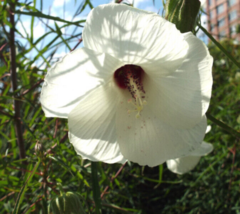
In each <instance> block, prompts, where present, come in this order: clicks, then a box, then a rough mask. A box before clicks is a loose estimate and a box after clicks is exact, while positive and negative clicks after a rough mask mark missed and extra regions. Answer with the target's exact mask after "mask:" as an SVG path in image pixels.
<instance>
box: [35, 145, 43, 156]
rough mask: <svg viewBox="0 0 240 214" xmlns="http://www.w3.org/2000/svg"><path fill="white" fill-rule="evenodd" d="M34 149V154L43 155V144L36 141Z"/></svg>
mask: <svg viewBox="0 0 240 214" xmlns="http://www.w3.org/2000/svg"><path fill="white" fill-rule="evenodd" d="M34 150H35V152H36V155H37V156H38V157H42V156H43V152H44V149H43V145H42V144H41V143H39V142H37V143H36V145H35V147H34Z"/></svg>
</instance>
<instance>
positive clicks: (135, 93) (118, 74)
mask: <svg viewBox="0 0 240 214" xmlns="http://www.w3.org/2000/svg"><path fill="white" fill-rule="evenodd" d="M143 76H144V70H143V69H142V68H141V67H140V66H137V65H124V66H122V67H120V68H118V69H117V70H116V71H115V72H114V79H115V82H116V84H117V85H118V87H119V88H121V89H127V90H128V91H129V92H130V94H131V96H132V98H133V100H132V99H129V100H128V102H129V103H131V104H132V105H133V106H134V110H129V111H128V113H131V112H137V114H136V118H139V117H140V115H141V111H142V110H143V106H144V105H145V104H146V103H147V102H146V101H145V100H144V98H145V91H144V88H143V83H142V80H143Z"/></svg>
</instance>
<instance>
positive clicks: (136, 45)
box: [41, 4, 213, 166]
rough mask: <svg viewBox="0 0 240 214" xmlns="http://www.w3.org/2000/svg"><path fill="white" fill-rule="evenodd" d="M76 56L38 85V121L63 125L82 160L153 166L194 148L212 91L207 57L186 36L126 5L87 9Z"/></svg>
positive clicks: (70, 56)
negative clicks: (40, 113) (40, 116)
mask: <svg viewBox="0 0 240 214" xmlns="http://www.w3.org/2000/svg"><path fill="white" fill-rule="evenodd" d="M83 41H84V48H81V49H78V50H76V51H73V52H71V53H69V54H68V55H66V56H65V57H64V58H63V59H62V60H61V61H60V62H58V63H57V64H55V65H54V66H53V67H52V68H51V69H50V71H49V72H48V74H47V75H46V77H45V82H44V84H43V88H42V93H41V103H42V108H43V110H44V112H45V115H46V117H62V118H68V126H69V139H70V142H71V143H72V144H73V146H74V147H75V150H76V152H77V153H78V154H79V155H81V156H82V158H84V159H89V160H92V161H103V162H106V163H115V162H121V163H122V162H124V161H126V160H129V161H133V162H136V163H138V164H140V165H149V166H156V165H159V164H161V163H163V162H165V161H166V160H169V159H175V158H179V157H183V156H187V155H189V154H190V153H191V152H193V151H194V150H196V149H197V148H198V147H200V146H201V143H200V142H202V140H203V138H204V134H205V130H206V117H205V113H206V111H207V109H208V106H209V100H210V96H211V88H212V74H211V67H212V61H213V60H212V57H211V56H210V55H209V52H208V49H207V48H206V46H205V44H204V43H203V42H202V41H200V40H199V39H197V38H196V37H195V36H194V35H193V34H192V33H190V32H189V33H185V34H181V33H180V32H179V31H178V30H177V29H176V27H175V25H174V24H172V23H170V22H168V21H166V20H164V19H163V18H161V17H160V16H159V15H157V14H155V13H151V12H146V11H142V10H139V9H135V8H132V7H128V6H126V5H119V4H108V5H101V6H99V7H97V8H95V9H93V10H92V11H91V12H90V14H89V16H88V18H87V21H86V24H85V27H84V30H83Z"/></svg>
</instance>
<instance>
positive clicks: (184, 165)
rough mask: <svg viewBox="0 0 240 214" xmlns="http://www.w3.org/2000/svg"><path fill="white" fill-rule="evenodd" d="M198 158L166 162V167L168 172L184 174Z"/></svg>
mask: <svg viewBox="0 0 240 214" xmlns="http://www.w3.org/2000/svg"><path fill="white" fill-rule="evenodd" d="M200 158H201V157H199V156H187V157H183V158H177V159H172V160H168V161H167V167H168V169H169V170H170V171H172V172H174V173H177V174H180V175H181V174H184V173H186V172H189V171H191V170H192V169H193V168H194V167H195V166H196V165H197V164H198V162H199V161H200Z"/></svg>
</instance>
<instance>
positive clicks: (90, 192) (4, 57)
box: [0, 0, 240, 214]
mask: <svg viewBox="0 0 240 214" xmlns="http://www.w3.org/2000/svg"><path fill="white" fill-rule="evenodd" d="M29 3H30V2H26V3H18V2H17V1H6V0H5V1H2V2H1V4H0V30H1V31H0V94H1V96H0V100H1V101H0V152H1V154H0V213H2V214H3V213H4V214H5V213H37V214H38V213H43V214H45V213H47V212H48V207H49V206H48V205H49V204H50V201H51V200H52V201H54V200H55V198H56V197H59V195H60V193H61V192H73V193H75V194H77V195H78V197H79V199H80V202H81V205H82V207H83V210H85V212H86V213H104V214H105V213H106V214H108V213H136V214H137V213H138V214H151V213H153V214H155V213H156V214H159V213H161V214H165V213H166V214H169V213H189V214H190V213H191V214H196V213H198V214H203V213H224V214H225V213H236V214H237V213H240V200H239V196H240V188H239V186H240V181H239V178H240V166H239V160H240V154H239V149H240V148H239V147H240V144H239V139H240V133H239V130H240V114H239V107H240V66H239V63H238V62H237V61H236V59H239V57H240V47H239V45H238V44H234V42H233V41H231V40H224V41H222V42H221V43H220V44H218V43H216V42H215V43H214V42H213V43H212V42H210V43H209V50H210V52H211V54H212V56H213V57H214V59H215V60H214V66H213V76H214V85H213V95H212V100H211V105H210V109H209V111H208V118H209V121H208V122H209V124H211V126H212V130H211V132H210V133H209V134H207V135H206V138H205V141H206V142H210V143H212V144H213V145H214V151H213V152H212V153H211V154H209V155H208V156H206V157H202V158H201V161H200V163H199V164H198V166H197V167H196V168H195V169H194V170H193V171H191V172H189V173H187V174H184V175H176V174H173V173H172V172H170V171H169V170H168V169H167V168H166V165H165V164H163V165H160V166H158V167H154V168H150V167H141V166H139V165H137V164H133V163H130V162H129V163H127V164H125V165H123V166H121V165H120V164H113V165H109V164H105V163H91V162H89V161H86V160H85V161H83V160H81V158H80V156H78V155H76V153H75V151H74V149H73V147H72V146H71V144H70V143H69V141H68V137H67V130H68V127H67V121H66V120H64V119H56V118H46V117H45V116H44V113H43V111H42V109H41V105H40V103H39V95H40V89H41V84H42V82H43V79H44V76H45V74H46V72H47V69H48V68H49V67H50V66H51V65H52V64H53V63H54V62H55V61H57V60H58V57H56V52H57V50H58V49H59V48H61V47H64V48H66V49H67V50H68V52H69V51H71V50H73V49H75V48H76V47H77V46H79V45H81V41H82V40H81V29H82V26H81V24H82V22H84V21H78V22H72V21H67V20H64V19H60V18H56V17H53V16H50V15H47V14H45V13H43V11H42V8H41V5H42V1H41V0H40V1H39V2H38V3H39V4H40V10H37V9H36V0H34V1H33V3H32V4H29ZM87 7H89V8H92V7H93V6H92V4H91V1H90V0H85V1H82V2H81V3H79V2H77V1H76V11H75V12H74V13H73V14H74V15H73V18H74V17H75V16H76V15H78V14H81V13H82V12H83V11H84V9H85V8H87ZM21 8H24V10H23V9H21ZM23 15H28V16H31V27H30V29H27V28H26V26H24V24H22V16H23ZM13 17H15V22H14V21H13ZM49 21H53V22H54V27H52V26H50V25H49ZM35 22H42V23H43V24H45V27H46V33H45V34H44V35H43V36H41V37H40V38H38V39H35V37H34V34H33V32H34V23H35ZM17 23H20V24H21V26H22V28H23V30H24V31H26V32H30V33H27V34H26V35H27V36H24V35H22V34H21V32H20V31H19V30H18V29H17V28H15V26H16V24H17ZM59 23H61V24H60V25H59ZM69 26H76V27H73V28H72V31H71V32H70V33H68V34H63V33H62V29H63V28H67V27H69ZM79 29H80V31H79ZM14 34H15V35H14ZM49 35H51V36H52V37H51V40H50V39H49V37H48V36H49ZM18 38H24V39H25V43H24V44H22V43H21V42H20V41H19V39H18ZM46 38H48V40H47V41H48V42H47V44H46V45H45V46H44V47H42V48H41V49H38V44H40V43H41V42H42V41H44V40H45V39H46ZM216 44H217V45H216ZM217 46H218V47H217ZM219 47H220V49H219ZM33 50H34V51H35V53H36V54H35V55H34V57H30V56H29V53H31V51H33ZM14 52H15V53H14ZM234 59H235V60H234ZM36 62H38V63H36ZM35 146H36V147H37V150H35V148H34V147H35ZM36 151H38V152H36ZM49 212H52V210H51V211H49ZM66 213H68V212H66ZM69 213H70V212H69ZM82 213H83V212H82Z"/></svg>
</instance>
